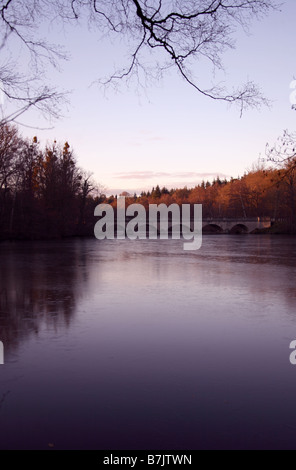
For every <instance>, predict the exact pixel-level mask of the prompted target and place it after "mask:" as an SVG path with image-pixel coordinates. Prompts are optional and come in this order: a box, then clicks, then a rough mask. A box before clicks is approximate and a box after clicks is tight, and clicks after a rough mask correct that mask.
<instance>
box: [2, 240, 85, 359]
mask: <svg viewBox="0 0 296 470" xmlns="http://www.w3.org/2000/svg"><path fill="white" fill-rule="evenodd" d="M83 244H84V242H83V241H79V240H76V241H74V242H73V241H71V242H36V243H3V244H1V245H0V332H1V340H2V341H3V343H4V344H5V353H6V354H7V353H9V352H10V350H13V349H15V348H17V346H18V344H19V342H20V341H22V340H25V339H28V338H29V337H30V336H32V335H35V336H38V333H39V332H40V331H41V330H42V329H52V330H54V331H56V332H57V331H58V330H59V329H61V328H68V327H69V326H70V324H71V321H72V318H73V316H74V314H75V308H76V304H77V300H78V299H79V298H80V297H81V295H82V292H83V291H84V290H85V288H86V285H87V281H88V270H87V263H88V256H87V251H86V250H84V249H83Z"/></svg>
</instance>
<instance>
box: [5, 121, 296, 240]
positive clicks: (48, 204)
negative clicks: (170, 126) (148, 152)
mask: <svg viewBox="0 0 296 470" xmlns="http://www.w3.org/2000/svg"><path fill="white" fill-rule="evenodd" d="M293 150H294V149H293ZM293 154H294V153H293ZM122 195H124V196H126V203H127V205H129V204H133V203H135V202H136V203H138V204H142V205H144V206H145V207H146V209H147V210H148V207H149V204H166V205H171V204H174V203H176V204H179V205H181V204H192V205H193V204H202V205H203V216H204V217H210V218H220V217H226V218H249V217H271V218H272V219H273V220H274V221H275V225H274V226H275V227H279V231H284V232H288V233H296V210H295V208H296V158H295V157H293V158H286V159H285V160H284V161H283V162H282V164H281V166H280V168H277V169H275V168H274V167H270V168H265V167H264V166H257V168H254V169H253V170H251V171H249V172H248V173H246V174H245V175H244V176H242V177H241V178H237V179H233V178H232V179H231V180H230V181H227V180H225V179H224V180H220V178H216V179H215V180H214V181H212V182H209V181H207V182H202V183H201V184H199V185H197V186H195V188H192V189H188V188H186V187H185V188H182V189H167V188H165V187H163V188H161V187H160V186H156V187H155V188H153V189H152V190H151V191H148V192H142V193H141V194H140V195H137V194H134V195H133V196H130V195H128V194H127V193H123V194H122ZM116 201H117V196H111V197H106V196H105V195H103V194H100V193H99V191H98V189H97V186H96V184H95V182H94V181H93V180H92V177H91V174H90V173H88V172H86V171H85V170H83V169H81V168H79V167H78V165H77V162H76V160H75V157H74V155H73V151H72V149H71V148H70V146H69V144H68V143H67V142H66V143H65V144H64V145H63V146H60V145H59V144H57V143H56V142H53V143H52V144H51V145H47V146H46V147H45V148H43V149H42V148H41V146H40V144H39V142H38V140H37V138H36V137H35V138H34V139H33V141H31V142H30V141H28V140H27V139H24V138H23V137H22V136H21V135H20V133H19V131H18V129H17V128H16V127H15V126H13V125H5V126H0V239H2V240H3V239H42V238H61V237H72V236H93V234H94V225H95V223H96V218H95V217H94V209H95V207H96V206H97V205H98V204H100V203H103V202H104V203H108V204H112V205H113V206H114V207H116Z"/></svg>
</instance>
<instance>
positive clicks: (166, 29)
mask: <svg viewBox="0 0 296 470" xmlns="http://www.w3.org/2000/svg"><path fill="white" fill-rule="evenodd" d="M274 1H275V0H52V1H49V0H0V31H1V33H0V53H2V52H3V50H4V49H6V48H7V46H8V44H9V42H10V41H11V40H13V41H16V42H17V43H18V44H19V45H20V46H21V47H23V48H25V49H26V51H27V53H28V54H29V55H30V60H31V63H32V66H33V70H35V76H34V77H33V79H31V78H30V79H29V77H28V76H27V75H25V76H23V75H19V74H15V73H12V71H13V70H14V68H13V62H11V61H10V60H8V59H7V60H6V62H5V61H4V63H3V65H0V87H1V89H2V94H4V95H5V96H6V97H7V98H8V99H9V100H10V101H16V102H18V103H19V104H20V109H19V111H14V112H13V113H12V114H11V115H9V116H8V117H7V118H6V120H7V119H8V120H15V119H16V118H17V117H18V116H19V115H20V114H21V113H22V112H24V111H25V110H27V109H28V108H30V107H32V106H33V107H38V108H42V109H43V108H44V107H45V111H47V112H48V111H49V112H54V113H55V110H56V106H49V105H48V103H52V102H53V101H54V100H57V99H59V98H60V96H59V95H58V94H57V92H56V91H55V90H53V91H52V90H50V89H49V88H47V87H44V86H43V87H42V86H41V88H38V87H37V88H35V89H34V87H33V84H36V82H38V78H39V77H40V76H41V77H42V73H41V74H40V70H41V71H42V70H43V71H44V68H42V66H44V63H47V64H48V62H50V63H51V65H56V61H57V59H58V58H59V57H60V56H61V52H60V51H59V50H57V48H55V47H53V46H52V45H50V44H48V43H47V42H46V41H44V40H41V39H38V34H37V33H38V32H39V30H38V25H40V24H42V22H43V23H44V22H45V20H46V21H47V22H48V21H52V20H55V19H56V18H59V19H60V20H62V21H63V22H65V23H70V24H75V23H76V22H78V21H80V20H81V19H85V18H88V21H89V23H90V24H92V25H95V27H96V28H97V29H98V31H100V33H101V34H102V33H107V34H111V35H119V36H122V37H124V38H125V39H126V40H127V42H128V44H129V46H130V47H131V48H132V49H131V55H130V61H129V62H128V63H127V64H126V66H125V67H124V68H122V69H120V70H117V71H115V72H114V73H113V74H112V75H111V76H109V77H108V78H107V79H105V80H102V79H100V83H103V84H104V85H108V84H112V83H113V84H114V83H116V82H118V81H121V80H123V79H127V80H129V79H130V78H131V77H134V76H136V77H137V78H139V77H140V76H141V75H142V74H144V75H145V76H148V77H150V76H151V75H152V76H154V77H159V76H160V75H162V74H163V73H164V72H165V71H166V70H168V69H170V68H171V67H174V68H175V69H176V70H177V71H178V72H179V74H180V75H181V77H182V78H183V79H184V80H185V81H186V82H187V83H188V84H189V85H191V86H192V87H194V88H195V89H196V90H197V91H198V92H199V93H201V94H203V95H205V96H207V97H209V98H211V99H214V100H222V101H226V102H228V103H238V104H239V106H240V109H241V112H242V111H243V110H244V109H245V108H246V107H248V106H251V107H255V106H260V105H261V104H266V103H267V100H266V99H265V98H264V97H263V96H262V94H261V92H260V90H259V88H258V87H257V86H256V85H255V84H254V83H253V82H251V81H249V82H247V83H246V84H245V85H243V86H241V87H240V88H239V89H237V90H235V89H234V90H232V91H227V90H226V88H225V87H224V86H221V85H219V84H218V85H216V86H210V87H204V86H203V85H202V84H201V82H200V81H199V80H198V79H197V78H196V77H195V76H194V74H193V68H194V67H193V64H195V63H199V61H202V60H206V61H208V62H209V65H210V66H211V67H214V69H222V68H223V64H222V54H223V52H224V51H225V50H227V49H229V48H233V47H234V45H235V41H234V34H235V32H236V29H237V28H238V27H242V28H243V29H245V30H246V29H247V28H248V26H249V25H250V22H251V20H252V19H253V18H261V17H262V16H263V15H266V14H267V13H268V12H269V11H270V10H271V9H274V8H276V5H275V3H274ZM36 34H37V35H36ZM147 50H148V51H150V52H151V53H153V54H152V57H153V62H152V67H149V66H147ZM6 58H7V57H6ZM36 72H37V73H36ZM4 121H5V119H4Z"/></svg>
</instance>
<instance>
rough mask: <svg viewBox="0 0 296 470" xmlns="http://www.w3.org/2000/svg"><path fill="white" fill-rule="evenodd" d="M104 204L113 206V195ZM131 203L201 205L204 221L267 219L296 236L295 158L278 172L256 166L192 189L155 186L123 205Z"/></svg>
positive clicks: (146, 204)
mask: <svg viewBox="0 0 296 470" xmlns="http://www.w3.org/2000/svg"><path fill="white" fill-rule="evenodd" d="M124 195H126V194H124ZM108 202H109V203H112V204H113V205H115V204H116V196H115V198H114V197H113V196H112V197H111V198H109V199H108ZM134 202H137V203H140V204H143V205H144V206H145V207H146V208H147V209H148V206H149V204H162V203H163V204H166V205H170V204H174V203H176V204H179V205H181V204H202V205H203V216H204V217H206V218H208V217H209V218H220V217H222V218H223V217H225V218H249V217H250V218H252V217H270V218H271V219H273V221H274V226H275V227H278V228H279V230H282V231H284V232H287V233H296V159H289V160H287V161H285V162H284V163H283V164H282V166H281V168H280V169H274V168H268V169H267V168H264V166H257V168H254V169H253V170H251V171H249V172H248V173H246V174H245V175H244V176H243V177H241V178H237V179H233V178H232V179H230V181H227V180H220V178H216V179H214V181H212V182H209V181H207V182H202V183H201V184H199V185H197V186H196V187H195V188H192V189H188V188H186V187H185V188H183V189H171V190H168V189H167V188H165V187H163V188H160V186H156V188H153V189H152V191H148V192H142V194H141V195H140V196H137V195H134V196H132V197H127V198H126V203H127V205H129V204H132V203H134Z"/></svg>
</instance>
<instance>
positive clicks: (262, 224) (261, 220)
mask: <svg viewBox="0 0 296 470" xmlns="http://www.w3.org/2000/svg"><path fill="white" fill-rule="evenodd" d="M270 226H271V219H270V217H254V218H244V219H226V218H225V219H222V218H221V219H209V218H205V219H203V222H202V227H203V231H205V232H216V233H252V232H254V231H256V230H261V229H265V228H269V227H270Z"/></svg>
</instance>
